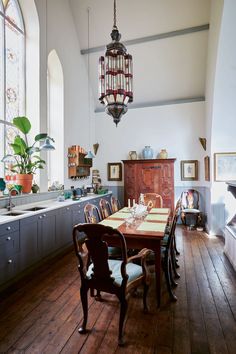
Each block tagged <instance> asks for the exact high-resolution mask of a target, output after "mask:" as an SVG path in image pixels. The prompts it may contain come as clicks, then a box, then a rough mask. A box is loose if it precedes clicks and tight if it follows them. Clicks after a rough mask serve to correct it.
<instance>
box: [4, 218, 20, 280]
mask: <svg viewBox="0 0 236 354" xmlns="http://www.w3.org/2000/svg"><path fill="white" fill-rule="evenodd" d="M18 252H19V221H15V222H11V223H6V224H4V225H1V226H0V283H4V282H7V281H8V280H9V279H11V278H12V277H14V276H15V274H16V273H17V271H18V268H17V262H16V260H17V253H18Z"/></svg>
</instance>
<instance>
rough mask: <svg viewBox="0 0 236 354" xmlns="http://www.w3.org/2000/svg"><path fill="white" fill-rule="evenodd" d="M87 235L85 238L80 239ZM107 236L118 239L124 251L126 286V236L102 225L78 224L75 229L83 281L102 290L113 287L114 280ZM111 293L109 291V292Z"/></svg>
mask: <svg viewBox="0 0 236 354" xmlns="http://www.w3.org/2000/svg"><path fill="white" fill-rule="evenodd" d="M81 233H82V235H85V237H80V236H81ZM106 236H112V237H117V238H118V240H119V243H120V248H121V251H122V263H121V268H120V269H121V276H122V286H125V285H126V283H127V280H128V276H127V274H126V264H127V247H126V242H125V238H124V235H123V234H122V233H121V232H119V231H118V230H115V229H113V228H111V227H109V226H104V225H101V224H78V225H75V226H74V228H73V243H74V249H75V253H76V256H77V257H78V259H79V271H80V275H81V280H82V282H83V281H89V279H91V282H93V284H97V286H98V287H99V288H100V289H103V288H104V291H105V289H106V288H107V286H109V284H110V285H112V284H113V282H114V278H112V277H111V271H110V269H109V264H108V244H107V242H106V240H105V237H106ZM91 263H93V267H92V270H91V274H90V275H89V279H88V277H87V271H88V268H89V265H90V264H91ZM106 284H107V285H106ZM108 292H109V290H108Z"/></svg>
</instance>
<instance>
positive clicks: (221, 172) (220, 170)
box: [214, 152, 236, 182]
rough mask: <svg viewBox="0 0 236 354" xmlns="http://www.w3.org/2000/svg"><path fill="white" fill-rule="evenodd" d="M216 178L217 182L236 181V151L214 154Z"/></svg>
mask: <svg viewBox="0 0 236 354" xmlns="http://www.w3.org/2000/svg"><path fill="white" fill-rule="evenodd" d="M214 179H215V181H216V182H226V181H236V152H217V153H215V154H214Z"/></svg>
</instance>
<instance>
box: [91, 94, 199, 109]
mask: <svg viewBox="0 0 236 354" xmlns="http://www.w3.org/2000/svg"><path fill="white" fill-rule="evenodd" d="M202 101H205V96H199V97H188V98H187V97H186V98H174V99H170V100H163V101H152V102H141V103H131V104H130V105H129V109H136V108H147V107H156V106H170V105H173V104H185V103H193V102H202ZM94 112H95V113H101V112H104V106H102V107H101V108H95V110H94Z"/></svg>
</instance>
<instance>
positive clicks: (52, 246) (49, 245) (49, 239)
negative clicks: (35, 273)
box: [38, 210, 58, 258]
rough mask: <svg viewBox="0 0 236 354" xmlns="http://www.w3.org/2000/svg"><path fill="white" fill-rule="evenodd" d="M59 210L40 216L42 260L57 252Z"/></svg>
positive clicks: (39, 228) (40, 250)
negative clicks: (57, 218) (57, 216)
mask: <svg viewBox="0 0 236 354" xmlns="http://www.w3.org/2000/svg"><path fill="white" fill-rule="evenodd" d="M57 212H58V210H52V211H48V212H45V213H42V214H40V215H39V216H38V234H39V253H40V258H43V257H46V256H48V255H49V254H50V253H53V251H55V250H56V248H57V247H56V215H57Z"/></svg>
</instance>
